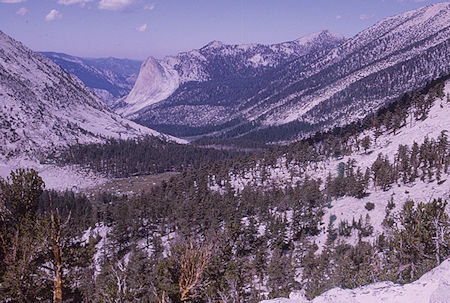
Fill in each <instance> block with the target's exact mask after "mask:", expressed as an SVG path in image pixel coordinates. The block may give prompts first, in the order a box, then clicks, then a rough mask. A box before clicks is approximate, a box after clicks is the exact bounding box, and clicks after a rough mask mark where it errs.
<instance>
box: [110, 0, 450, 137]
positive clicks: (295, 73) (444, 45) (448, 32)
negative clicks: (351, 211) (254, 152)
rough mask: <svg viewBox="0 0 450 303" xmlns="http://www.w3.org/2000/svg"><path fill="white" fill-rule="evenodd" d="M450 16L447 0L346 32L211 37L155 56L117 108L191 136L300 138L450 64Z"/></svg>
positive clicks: (356, 115) (361, 112)
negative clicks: (227, 40) (268, 39)
mask: <svg viewBox="0 0 450 303" xmlns="http://www.w3.org/2000/svg"><path fill="white" fill-rule="evenodd" d="M449 24H450V3H449V2H443V3H437V4H433V5H430V6H427V7H423V8H419V9H416V10H413V11H409V12H406V13H402V14H399V15H396V16H393V17H389V18H386V19H384V20H381V21H380V22H378V23H376V24H375V25H373V26H371V27H370V28H368V29H366V30H364V31H362V32H360V33H359V34H357V35H356V36H354V37H353V38H350V39H347V40H344V39H343V38H342V37H337V36H336V35H334V34H331V33H330V32H327V31H324V32H321V33H318V34H315V35H312V36H311V37H309V38H303V39H299V40H297V41H293V42H290V43H282V44H279V45H276V46H273V45H271V46H260V45H250V46H245V45H238V46H233V45H224V44H222V43H219V42H212V43H210V44H208V45H207V46H205V47H203V48H201V49H200V50H194V51H191V52H187V53H181V54H179V55H178V56H176V57H168V58H165V59H164V60H155V59H152V58H150V59H149V61H148V62H152V63H151V64H148V63H146V64H144V65H143V66H142V68H141V71H140V76H138V79H137V81H136V84H135V86H134V87H133V90H132V91H131V93H130V94H129V95H128V97H127V98H126V99H124V100H123V101H122V102H121V103H120V104H118V105H117V106H118V109H117V111H118V112H119V113H122V114H125V115H127V116H128V117H130V118H132V119H134V120H135V121H137V122H139V123H141V124H144V125H147V126H151V127H154V128H156V129H158V130H161V131H165V132H168V133H171V134H174V135H178V136H183V137H199V136H203V137H204V136H212V137H222V138H235V137H245V136H248V137H249V138H250V137H251V138H254V139H256V140H259V141H266V142H267V141H272V142H277V141H284V140H292V139H296V138H299V137H302V136H306V135H307V134H311V133H313V132H315V131H318V130H323V129H327V128H330V127H332V126H335V125H342V124H345V123H347V122H349V121H354V120H357V119H360V118H362V117H364V116H366V115H367V114H368V113H370V112H373V111H375V110H377V109H378V108H380V107H382V106H384V105H386V104H389V103H390V102H392V101H393V100H395V99H397V98H399V97H401V95H402V94H403V93H404V92H405V91H412V90H414V89H418V88H423V87H425V85H426V84H427V83H428V82H429V81H431V80H432V79H435V78H438V77H440V76H444V75H446V74H448V73H449V72H450V64H448V63H449V61H450V51H449V50H450V38H449V37H450V25H449ZM294 46H295V47H298V48H299V49H300V51H296V50H295V49H296V48H295V47H294ZM287 54H289V55H287ZM155 70H156V72H155ZM149 75H151V76H149ZM155 75H156V76H155ZM153 86H156V87H157V88H155V87H153ZM149 87H152V89H149Z"/></svg>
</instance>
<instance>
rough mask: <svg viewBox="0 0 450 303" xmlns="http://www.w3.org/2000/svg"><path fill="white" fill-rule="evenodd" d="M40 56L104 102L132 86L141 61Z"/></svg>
mask: <svg viewBox="0 0 450 303" xmlns="http://www.w3.org/2000/svg"><path fill="white" fill-rule="evenodd" d="M42 54H43V55H45V56H46V57H48V58H49V59H50V60H52V61H53V62H55V63H56V64H58V65H59V66H61V67H62V68H63V69H64V70H65V71H67V72H69V73H70V74H72V75H75V76H76V77H78V78H79V79H80V80H81V81H82V82H83V83H84V85H85V86H86V87H88V88H89V89H90V90H91V91H93V92H94V93H95V94H96V95H97V96H98V97H100V99H102V100H103V101H105V102H106V103H107V104H110V103H112V102H113V101H115V100H117V99H118V98H121V97H123V96H125V95H127V94H128V93H129V92H130V90H131V89H132V88H133V85H134V82H135V81H136V78H137V75H138V73H139V66H140V65H141V63H142V61H138V60H130V59H118V58H112V57H109V58H82V57H75V56H71V55H67V54H63V53H55V52H42Z"/></svg>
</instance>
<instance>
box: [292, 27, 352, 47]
mask: <svg viewBox="0 0 450 303" xmlns="http://www.w3.org/2000/svg"><path fill="white" fill-rule="evenodd" d="M324 38H331V39H337V40H344V39H345V37H344V36H343V35H341V34H337V33H333V32H331V31H330V30H327V29H326V30H322V31H319V32H315V33H312V34H309V35H306V36H303V37H300V38H298V39H296V40H294V42H297V43H298V44H308V43H311V42H314V41H315V40H317V39H324Z"/></svg>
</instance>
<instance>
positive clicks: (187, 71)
mask: <svg viewBox="0 0 450 303" xmlns="http://www.w3.org/2000/svg"><path fill="white" fill-rule="evenodd" d="M342 41H343V37H341V36H339V35H335V34H333V33H330V32H329V31H323V32H319V33H315V34H312V35H310V36H307V37H303V38H300V39H298V40H295V41H291V42H284V43H280V44H274V45H262V44H249V45H226V44H223V43H222V42H219V41H212V42H210V43H208V44H207V45H205V46H204V47H202V48H201V49H199V50H193V51H190V52H185V53H180V54H178V55H177V56H175V57H166V58H164V59H163V60H155V59H153V58H149V59H148V61H147V62H146V63H145V64H144V65H143V66H142V68H141V72H140V75H139V77H138V80H137V82H136V85H135V86H134V87H133V90H132V91H131V93H130V94H129V95H128V97H127V98H126V99H125V100H123V102H121V103H119V104H118V105H117V107H119V109H118V112H119V113H122V114H125V115H132V114H133V113H136V112H137V111H138V110H140V109H142V108H145V107H147V106H149V105H152V104H154V103H157V102H160V101H162V100H165V99H167V98H168V97H169V96H171V95H172V94H174V93H175V92H176V93H175V97H174V98H182V102H183V101H188V100H187V99H188V98H189V96H187V95H183V92H185V91H186V90H188V91H190V90H193V89H201V90H202V91H204V90H205V89H206V90H207V91H204V92H203V93H204V94H206V95H208V94H212V93H213V92H214V90H220V89H223V88H222V87H224V86H226V83H227V82H230V81H239V80H240V79H245V78H249V77H250V78H252V77H255V76H259V75H261V74H263V73H264V72H266V71H267V70H270V69H272V68H274V67H277V66H280V65H282V64H285V63H287V62H289V61H292V60H294V59H296V58H298V57H299V56H303V55H305V54H308V53H313V52H317V51H320V50H323V49H330V48H332V47H334V46H336V45H337V44H339V43H340V42H342ZM161 73H162V74H164V75H165V76H164V77H163V78H164V79H165V80H164V81H161V80H162V79H161V77H160V76H158V75H160V74H161ZM151 74H155V75H156V76H154V77H153V76H152V77H149V75H151ZM201 83H208V85H207V87H205V86H200V87H198V88H197V86H196V84H201ZM177 89H178V90H177ZM161 91H163V92H164V93H163V94H161V93H160V92H161ZM229 93H231V94H233V92H232V91H231V92H229ZM180 94H181V96H179V95H180ZM177 96H178V97H177ZM230 97H231V96H230ZM175 121H176V118H175Z"/></svg>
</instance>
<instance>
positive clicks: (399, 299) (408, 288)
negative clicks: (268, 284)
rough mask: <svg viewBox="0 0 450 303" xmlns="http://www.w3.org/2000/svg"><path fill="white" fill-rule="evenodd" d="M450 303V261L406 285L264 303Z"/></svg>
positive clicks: (375, 286)
mask: <svg viewBox="0 0 450 303" xmlns="http://www.w3.org/2000/svg"><path fill="white" fill-rule="evenodd" d="M308 302H312V303H380V302H383V303H448V302H450V260H445V261H444V262H442V263H441V265H439V266H438V267H436V268H434V269H433V270H431V271H430V272H428V273H426V274H425V275H423V276H422V277H421V278H420V279H419V280H417V281H415V282H413V283H410V284H405V285H398V284H394V283H392V282H378V283H374V284H370V285H367V286H363V287H358V288H356V289H340V288H334V289H331V290H329V291H327V292H325V293H324V294H322V295H320V296H318V297H316V298H315V299H314V300H312V301H309V300H307V299H306V298H305V296H304V295H303V294H302V293H301V292H293V293H291V295H290V298H289V299H283V298H279V299H272V300H265V301H261V303H308Z"/></svg>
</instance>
